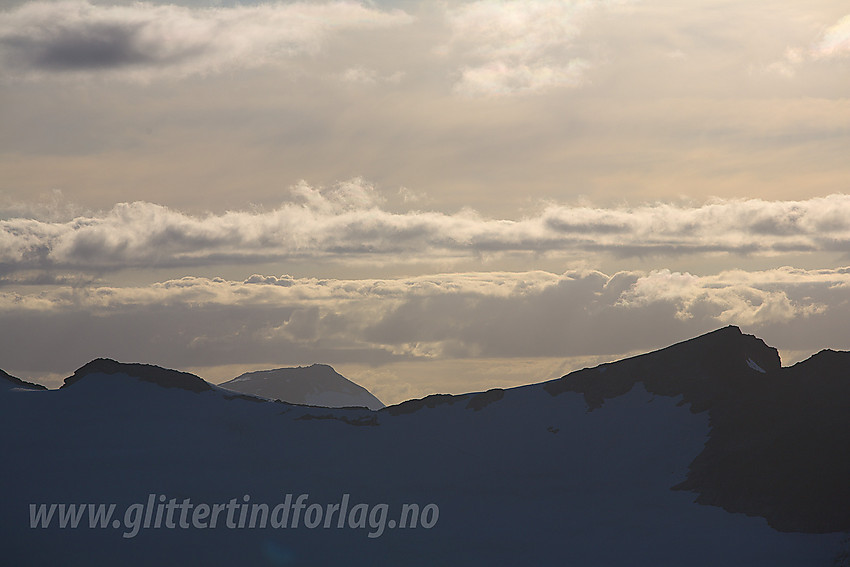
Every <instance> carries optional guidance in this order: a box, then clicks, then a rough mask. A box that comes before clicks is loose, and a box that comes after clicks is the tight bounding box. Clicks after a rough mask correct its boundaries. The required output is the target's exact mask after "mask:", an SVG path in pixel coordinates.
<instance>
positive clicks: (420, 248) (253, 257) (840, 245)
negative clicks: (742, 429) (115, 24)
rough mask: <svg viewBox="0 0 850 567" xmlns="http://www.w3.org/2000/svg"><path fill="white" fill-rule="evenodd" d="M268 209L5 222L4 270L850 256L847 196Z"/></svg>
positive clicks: (302, 191) (296, 203) (330, 196)
mask: <svg viewBox="0 0 850 567" xmlns="http://www.w3.org/2000/svg"><path fill="white" fill-rule="evenodd" d="M292 196H293V200H292V201H290V202H287V203H285V204H283V205H281V206H280V207H278V208H276V209H274V210H270V211H264V210H252V211H229V212H226V213H223V214H208V215H205V216H192V215H188V214H185V213H183V212H180V211H177V210H174V209H170V208H167V207H163V206H161V205H156V204H153V203H145V202H136V203H119V204H117V205H115V206H114V207H113V208H112V209H111V210H109V211H106V212H102V213H98V214H93V215H87V216H78V217H76V218H74V219H72V220H68V221H65V222H62V221H51V220H39V219H35V218H21V217H13V218H7V219H5V220H0V267H2V271H3V273H5V274H12V273H15V272H18V271H22V270H24V271H25V270H41V269H56V268H59V269H66V270H79V271H82V272H86V271H98V270H104V269H107V270H122V269H127V268H136V267H177V266H196V267H197V266H216V265H241V264H245V263H246V262H250V261H273V260H282V259H298V258H311V259H325V260H328V261H332V262H339V263H340V265H345V264H349V265H354V264H360V265H364V266H368V265H380V264H381V263H385V262H398V261H405V262H411V261H412V262H430V261H450V260H452V259H471V258H477V257H481V256H482V255H487V256H489V257H491V258H493V259H494V260H495V259H498V258H499V257H500V256H501V255H505V254H514V255H516V254H526V255H538V254H547V255H549V256H552V257H557V258H565V259H569V258H572V259H576V258H584V259H586V260H590V259H593V258H596V259H598V258H600V257H601V255H606V254H607V255H614V256H618V257H638V256H645V255H654V256H660V257H665V256H666V257H675V256H680V255H683V254H688V255H691V256H693V255H712V254H715V255H716V254H739V255H748V254H760V255H764V256H776V255H782V254H788V253H800V252H805V253H811V252H823V253H847V252H848V251H850V220H848V219H850V195H830V196H827V197H818V198H813V199H808V200H805V201H764V200H761V199H746V200H720V199H718V200H713V201H709V202H707V203H705V204H703V205H698V206H687V205H678V204H670V203H653V204H645V205H640V206H635V207H614V208H599V207H592V206H586V205H585V206H572V205H559V204H549V205H547V206H546V207H544V208H543V209H542V210H540V211H539V212H537V213H535V214H532V215H529V216H525V217H522V218H519V219H494V218H487V217H484V216H482V215H480V214H478V213H476V212H475V211H472V210H468V209H467V210H462V211H460V212H457V213H443V212H436V211H419V210H411V211H408V212H404V213H399V212H393V211H389V210H387V209H386V208H385V206H384V203H385V200H384V197H383V196H382V195H381V194H380V193H379V192H378V191H376V190H375V188H374V187H373V186H372V185H370V184H369V183H367V182H365V181H364V180H362V179H360V178H355V179H352V180H350V181H347V182H343V183H338V184H336V185H333V186H331V187H318V188H317V187H312V186H310V185H308V184H307V183H303V182H302V183H300V184H298V185H296V186H295V187H294V188H293V189H292Z"/></svg>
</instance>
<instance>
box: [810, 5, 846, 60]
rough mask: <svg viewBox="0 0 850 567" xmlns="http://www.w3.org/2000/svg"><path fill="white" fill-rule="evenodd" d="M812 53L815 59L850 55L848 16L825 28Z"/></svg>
mask: <svg viewBox="0 0 850 567" xmlns="http://www.w3.org/2000/svg"><path fill="white" fill-rule="evenodd" d="M812 52H813V54H814V55H815V57H839V56H846V55H848V54H850V14H848V15H846V16H844V17H843V18H841V19H840V20H838V22H836V23H835V24H834V25H832V26H830V27H829V28H827V29H826V31H824V33H823V36H822V37H821V38H820V40H819V41H818V42H817V43H816V44H815V46H814V48H813V49H812Z"/></svg>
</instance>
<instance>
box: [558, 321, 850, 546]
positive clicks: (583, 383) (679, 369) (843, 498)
mask: <svg viewBox="0 0 850 567" xmlns="http://www.w3.org/2000/svg"><path fill="white" fill-rule="evenodd" d="M748 361H751V362H753V363H755V364H756V365H758V366H759V367H760V368H761V369H763V370H764V372H760V371H759V370H757V369H755V368H753V367H752V365H751V364H750V363H749V362H748ZM638 382H642V383H643V385H644V387H645V388H646V389H647V391H648V392H650V393H652V394H656V395H661V396H679V395H681V396H682V403H688V404H690V408H691V411H693V412H695V413H699V412H704V411H707V412H708V413H709V423H710V426H711V431H710V434H709V438H708V441H707V442H706V445H705V448H704V450H703V451H702V453H700V454H699V455H698V456H697V457H696V458H695V459H694V461H693V462H692V463H691V465H690V468H689V472H688V476H687V478H686V480H685V481H684V482H682V483H680V484H679V485H677V486H675V487H673V488H674V489H675V490H689V491H693V492H695V493H696V494H697V495H698V496H697V502H698V503H700V504H708V505H713V506H720V507H722V508H723V509H725V510H727V511H729V512H739V513H744V514H747V515H751V516H761V517H764V518H765V519H767V521H768V522H769V523H770V525H771V526H772V527H773V528H775V529H777V530H779V531H795V532H807V533H828V532H836V531H848V530H850V411H848V410H850V352H835V351H822V352H820V353H818V354H816V355H814V356H812V357H811V358H809V359H808V360H805V361H803V362H800V363H798V364H795V365H794V366H792V367H789V368H782V367H781V366H780V361H779V356H778V354H777V352H776V349H773V348H771V347H768V346H767V345H765V344H764V342H763V341H761V340H760V339H757V338H756V337H753V336H751V335H744V334H743V333H741V331H740V329H738V328H737V327H726V328H723V329H719V330H717V331H714V332H712V333H708V334H707V335H703V336H701V337H697V338H695V339H691V340H689V341H685V342H682V343H678V344H675V345H673V346H670V347H667V348H665V349H661V350H659V351H655V352H651V353H648V354H644V355H640V356H636V357H633V358H629V359H625V360H622V361H619V362H615V363H610V364H604V365H601V366H598V367H596V368H586V369H583V370H579V371H577V372H573V373H571V374H568V375H566V376H564V377H562V378H560V379H558V380H554V381H552V382H548V383H546V384H545V385H544V386H543V387H544V389H545V390H546V391H547V392H549V393H550V394H551V395H553V396H557V395H558V394H561V393H564V392H577V393H581V394H583V395H584V397H585V401H586V402H587V404H588V407H589V408H590V409H591V410H593V409H596V408H599V407H600V406H602V404H603V403H604V402H605V400H606V399H610V398H614V397H616V396H620V395H623V394H625V393H627V392H628V391H630V390H631V389H632V387H634V386H635V384H637V383H638Z"/></svg>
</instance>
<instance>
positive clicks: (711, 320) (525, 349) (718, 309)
mask: <svg viewBox="0 0 850 567" xmlns="http://www.w3.org/2000/svg"><path fill="white" fill-rule="evenodd" d="M0 315H2V317H3V321H4V325H3V326H2V328H0V361H2V364H3V365H4V367H6V368H29V369H41V370H50V371H54V372H58V371H63V370H67V368H68V367H70V366H71V365H73V364H82V363H84V362H86V361H87V360H88V359H90V358H94V357H95V356H113V357H118V358H121V359H124V360H141V361H145V362H155V363H159V364H167V365H170V366H174V367H188V366H216V365H232V364H264V363H266V364H281V363H287V364H303V363H311V362H317V361H318V362H328V363H335V364H336V363H361V364H371V365H381V364H386V363H390V362H394V361H395V362H398V361H417V360H419V361H424V360H449V359H474V358H493V357H499V358H512V357H513V358H535V357H573V356H608V357H610V358H616V357H619V356H623V355H625V354H626V353H632V352H635V351H642V350H650V349H653V348H659V347H663V346H666V345H667V344H670V343H673V342H676V341H678V340H682V339H685V338H689V337H692V336H695V335H698V334H700V333H703V332H707V331H710V330H713V329H715V328H717V327H720V326H723V325H727V324H737V325H741V326H742V327H743V328H744V330H745V331H746V332H751V333H756V334H758V335H759V336H762V337H763V338H765V339H766V340H767V341H768V342H769V343H770V344H773V345H775V346H778V347H780V348H784V349H791V350H795V351H804V350H805V349H810V348H811V349H814V348H822V347H824V346H832V347H833V348H835V347H838V348H840V347H841V346H844V347H845V348H846V345H842V343H841V341H843V340H845V338H846V336H847V333H848V332H850V268H836V269H830V270H802V269H795V268H790V267H785V268H778V269H772V270H763V271H753V272H747V271H743V270H733V271H725V272H719V273H716V274H711V275H705V276H698V275H694V274H688V273H676V272H670V271H667V270H657V271H651V272H645V271H627V272H618V273H615V274H610V275H609V274H605V273H603V272H599V271H595V270H583V271H570V272H566V273H564V274H553V273H550V272H544V271H534V272H473V273H456V274H430V275H424V276H418V277H414V278H396V279H322V278H294V277H291V276H287V275H283V276H269V275H260V274H257V275H253V276H251V277H249V278H246V279H245V280H243V281H235V280H225V279H222V278H202V277H185V278H180V279H175V280H168V281H164V282H160V283H155V284H151V285H146V286H129V287H118V286H105V285H96V284H91V285H83V286H77V287H71V286H67V285H66V286H54V287H52V288H50V289H47V290H38V291H33V292H31V293H26V294H24V293H21V292H20V291H0ZM836 341H837V342H838V344H836Z"/></svg>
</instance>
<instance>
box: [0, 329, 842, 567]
mask: <svg viewBox="0 0 850 567" xmlns="http://www.w3.org/2000/svg"><path fill="white" fill-rule="evenodd" d="M3 379H4V380H7V381H8V379H6V378H3ZM9 383H11V381H9ZM848 407H850V353H846V352H834V351H822V352H821V353H818V354H817V355H815V356H813V357H811V358H810V359H808V360H806V361H803V362H801V363H798V364H796V365H794V366H791V367H788V368H782V367H781V366H780V361H779V357H778V354H777V353H776V351H775V349H772V348H770V347H769V346H767V345H765V344H764V343H763V342H762V341H761V340H759V339H757V338H755V337H752V336H749V335H745V334H743V333H741V331H740V330H739V329H738V328H736V327H727V328H724V329H720V330H718V331H715V332H713V333H709V334H707V335H703V336H701V337H697V338H695V339H692V340H689V341H685V342H683V343H679V344H677V345H673V346H671V347H668V348H666V349H662V350H659V351H655V352H652V353H649V354H645V355H641V356H637V357H633V358H629V359H626V360H622V361H620V362H615V363H609V364H603V365H600V366H597V367H595V368H589V369H584V370H580V371H577V372H573V373H571V374H568V375H567V376H564V377H563V378H560V379H557V380H553V381H549V382H545V383H542V384H534V385H530V386H523V387H519V388H511V389H506V390H501V389H493V390H489V391H487V392H479V393H471V394H464V395H459V396H453V395H433V396H428V397H426V398H423V399H420V400H410V401H407V402H404V403H401V404H397V405H394V406H390V407H387V408H384V409H381V410H380V411H371V410H368V409H366V408H343V409H338V408H323V407H313V406H306V405H292V404H289V403H285V402H272V401H269V400H266V399H263V398H258V397H255V396H250V395H245V394H237V393H234V392H232V391H229V390H227V389H224V388H221V387H218V386H214V385H211V384H208V383H206V382H204V381H203V380H202V379H200V378H198V377H197V376H193V375H191V374H186V373H183V372H177V371H174V370H167V369H163V368H158V367H154V366H148V365H142V364H122V363H118V362H115V361H112V360H106V359H99V360H96V361H93V362H92V363H89V364H87V365H86V366H84V367H82V368H81V369H79V370H78V371H77V372H75V373H74V375H73V376H71V377H69V378H67V379H66V381H65V385H64V386H63V387H62V388H61V389H59V390H49V391H37V390H32V389H28V388H21V387H13V388H9V389H8V390H5V391H3V395H0V431H2V432H3V435H0V452H1V453H2V455H3V457H4V466H3V467H2V469H0V470H2V477H0V481H2V483H1V484H0V486H2V487H3V488H2V490H3V493H2V498H3V506H2V507H0V525H2V526H3V532H2V535H0V541H2V543H3V563H4V564H9V565H56V564H61V565H70V566H72V567H73V566H75V565H80V566H83V565H85V566H89V565H126V566H143V565H153V564H160V563H162V561H163V558H165V557H167V558H168V559H167V562H168V563H169V564H175V565H177V564H180V565H192V566H194V565H204V566H213V567H217V566H222V567H225V566H228V567H229V566H231V565H251V566H266V565H268V566H281V565H286V566H295V567H298V566H315V565H336V564H344V565H351V566H385V565H393V566H395V565H405V566H414V567H424V566H432V565H463V566H487V567H491V566H502V565H534V566H535V567H537V566H540V567H550V566H552V567H561V566H576V567H607V566H611V567H613V566H617V567H620V566H623V565H629V566H635V567H642V566H647V567H649V566H651V567H656V566H658V565H675V566H688V567H715V566H717V565H735V566H746V567H760V566H765V567H768V566H769V567H800V566H802V565H805V566H807V567H814V566H824V567H828V566H829V567H847V566H848V565H850V539H848V531H850V513H849V512H848V511H850V481H848V480H847V479H848V478H850V451H848V450H847V448H848V447H850V417H848V416H850V412H848V411H847V409H848ZM287 495H288V496H289V499H287ZM302 495H303V496H302ZM299 500H300V502H301V505H300V507H299V505H297V501H299ZM287 503H288V504H287ZM51 504H56V506H55V507H54V508H55V510H54V512H55V513H53V515H52V516H50V518H51V520H50V521H47V519H46V518H47V516H48V514H49V510H50V509H51V508H50V505H51ZM59 504H62V505H63V508H61V509H60V508H59V507H58V505H59ZM70 504H74V505H75V508H74V509H70V508H69V507H68V506H69V505H70ZM99 504H106V505H109V504H114V505H115V510H114V515H112V516H110V517H109V519H108V520H104V519H103V516H99V517H98V516H95V517H92V516H91V514H93V513H95V512H96V511H97V509H98V508H97V506H98V505H99ZM42 505H43V507H42ZM80 505H85V506H83V507H80ZM89 505H91V506H89ZM263 506H265V507H266V508H265V511H264V508H263ZM169 507H170V510H171V511H170V512H169V511H168V510H169ZM193 507H194V508H193ZM69 510H70V511H69ZM80 510H82V511H80ZM215 510H218V511H217V512H215ZM401 510H407V512H400V511H401ZM411 510H412V511H411ZM408 512H409V514H408ZM104 513H105V512H104ZM284 513H285V514H286V516H285V518H286V519H285V521H284V520H283V519H282V518H284V515H283V514H284ZM169 514H171V515H169ZM214 514H218V516H216V517H218V524H216V525H212V524H211V523H210V522H211V519H210V518H211V516H212V515H214ZM228 514H230V515H229V516H228ZM264 514H266V516H268V518H267V519H269V522H268V523H265V524H264V523H262V520H263V518H264ZM274 514H277V515H276V516H275V515H274ZM323 514H324V517H323ZM405 514H407V515H405ZM411 515H412V516H413V517H416V519H417V521H418V522H419V524H418V526H417V527H415V528H412V527H411V524H410V523H409V522H408V520H409V519H410V517H411ZM296 517H297V518H299V521H300V523H298V524H297V525H294V524H293V518H296ZM74 518H77V520H78V521H79V526H78V527H77V528H70V527H68V525H70V524H72V523H73V520H74ZM271 518H275V519H276V520H275V521H276V523H275V524H272V523H271ZM196 520H197V522H196ZM403 520H404V521H403ZM63 521H64V523H65V524H66V527H65V528H62V527H60V523H62V522H63ZM252 522H253V523H252ZM33 523H34V525H35V526H36V527H31V525H33ZM284 525H285V526H286V527H275V526H284ZM403 525H406V527H402V526H403ZM100 526H102V527H100Z"/></svg>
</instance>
